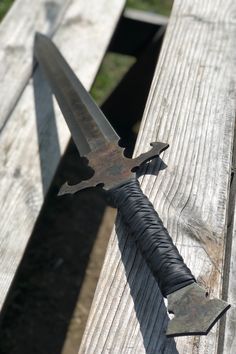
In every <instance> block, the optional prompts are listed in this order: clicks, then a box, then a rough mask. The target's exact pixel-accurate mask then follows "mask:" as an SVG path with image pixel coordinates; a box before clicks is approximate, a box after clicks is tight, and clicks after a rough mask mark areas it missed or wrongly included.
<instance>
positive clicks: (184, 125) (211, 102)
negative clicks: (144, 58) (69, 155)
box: [0, 0, 236, 354]
mask: <svg viewBox="0 0 236 354" xmlns="http://www.w3.org/2000/svg"><path fill="white" fill-rule="evenodd" d="M123 6H124V1H123V0H113V1H109V2H108V1H105V0H101V1H99V2H98V1H94V0H92V1H85V0H81V1H76V0H71V1H68V0H67V1H62V0H57V1H54V2H52V3H50V2H48V1H45V0H40V1H37V2H35V3H32V2H31V1H28V0H27V1H26V0H24V1H23V0H16V2H15V4H14V5H13V7H12V9H11V10H10V12H9V14H8V15H7V17H6V18H5V19H4V21H3V23H2V24H1V26H0V48H1V49H0V53H1V56H0V62H1V66H0V67H1V69H0V78H1V89H0V100H1V110H0V124H1V134H0V144H1V151H2V152H3V153H2V154H1V160H0V163H1V168H0V171H1V180H0V183H1V188H0V193H1V219H0V223H1V234H0V250H1V258H0V266H1V268H0V286H1V289H0V306H1V308H2V306H3V305H4V301H5V299H6V296H7V294H8V291H9V288H10V286H11V284H12V281H13V278H14V276H15V273H16V271H17V268H18V266H19V263H20V260H21V258H22V255H23V253H24V250H25V247H26V244H27V242H28V240H29V238H30V235H31V232H32V229H33V227H34V224H35V221H36V219H37V217H38V214H39V212H40V209H41V206H42V203H43V200H44V196H45V195H46V193H47V190H48V188H49V185H50V183H51V181H52V178H53V175H54V173H55V170H56V167H57V165H58V162H59V160H60V157H61V154H62V153H63V152H64V150H65V147H66V145H67V142H68V139H69V132H68V129H67V127H66V125H65V123H64V120H63V119H62V117H61V113H60V111H59V109H58V107H57V105H56V103H55V102H54V100H53V101H51V102H48V101H47V102H45V99H46V97H48V95H46V94H44V93H45V92H44V90H46V86H44V85H45V83H44V80H41V77H40V72H39V71H38V69H37V67H35V69H34V75H33V79H31V78H30V76H31V73H32V69H33V61H32V59H33V58H32V46H33V35H34V31H35V30H38V31H40V32H44V33H47V34H48V35H49V36H53V39H54V41H55V43H56V44H57V45H58V47H59V48H60V49H61V51H62V52H63V54H64V55H65V56H66V58H67V60H68V61H69V63H70V65H71V66H72V68H73V70H74V71H75V72H76V74H77V75H78V76H79V77H80V78H81V80H82V81H83V83H84V85H85V86H86V88H87V89H89V88H90V87H91V84H92V82H93V80H94V77H95V75H96V72H97V69H98V67H99V65H100V62H101V60H102V57H103V55H104V52H105V50H106V48H107V45H108V43H109V40H110V38H111V35H112V33H113V31H114V28H115V25H116V23H117V21H118V19H119V17H120V14H121V12H122V9H123ZM29 9H30V11H29ZM235 10H236V5H235V4H234V3H233V2H231V1H229V0H226V1H224V2H223V3H222V2H216V1H213V0H209V1H207V2H206V1H203V0H200V1H198V2H192V1H190V0H182V1H180V0H176V1H175V3H174V8H173V11H172V14H171V18H170V22H169V25H168V29H167V33H166V36H165V40H164V44H163V47H162V51H161V55H160V59H159V61H158V63H157V68H156V72H155V75H154V78H153V83H152V87H151V90H150V94H149V98H148V101H147V105H146V110H145V113H144V117H143V120H142V125H141V128H140V133H139V137H138V140H137V143H136V150H135V154H139V153H141V152H143V151H145V150H147V149H148V148H149V143H150V142H151V141H157V140H158V141H164V142H168V143H169V144H170V148H169V149H168V150H167V151H166V152H165V154H164V155H163V160H164V162H165V163H166V165H167V168H166V169H164V170H162V171H160V172H159V174H158V176H156V175H155V164H150V165H149V167H148V169H147V171H146V173H145V175H144V176H142V177H140V182H141V186H142V188H143V191H144V192H145V193H146V194H147V195H148V196H149V198H150V199H151V201H152V202H153V203H154V206H155V208H156V209H157V210H158V212H159V214H160V216H161V217H162V219H163V221H164V224H165V225H166V226H167V228H168V230H169V231H170V234H171V235H172V236H173V239H174V241H175V242H176V244H177V246H178V248H179V250H180V252H181V254H182V255H183V257H184V259H185V261H186V263H187V264H188V265H189V267H190V268H191V269H192V271H193V273H194V274H195V276H196V277H197V279H198V281H199V282H200V283H202V284H203V285H204V286H205V287H206V288H208V289H209V292H210V293H211V294H213V295H215V296H222V294H223V296H224V297H225V298H228V301H229V302H230V303H231V304H232V305H233V306H232V308H231V310H230V312H229V313H228V314H227V317H226V321H222V322H221V324H220V325H218V326H215V327H214V328H213V329H212V330H211V332H210V333H209V335H208V336H207V337H188V338H187V337H183V338H180V339H177V340H174V339H167V338H166V336H165V328H166V325H167V321H168V318H167V314H166V307H165V304H164V302H163V298H162V296H161V295H160V292H159V289H158V286H157V284H156V282H155V281H154V279H153V278H152V275H151V273H150V271H149V269H148V267H147V266H146V264H145V262H144V261H143V259H142V257H141V255H140V254H139V252H138V250H137V249H136V246H135V244H134V242H133V240H132V239H131V238H130V237H129V236H128V235H127V233H126V231H125V229H124V227H123V225H122V223H121V222H120V220H119V218H118V219H117V223H116V230H114V232H113V234H112V236H111V239H110V243H109V246H108V250H107V254H106V258H105V261H104V265H103V269H102V272H101V275H100V279H99V283H98V286H97V290H96V294H95V297H94V301H93V305H92V309H91V312H90V316H89V319H88V323H87V327H86V330H85V334H84V337H83V341H82V344H81V347H80V353H81V354H82V353H83V354H84V353H88V354H92V353H114V354H118V353H119V354H120V353H124V354H130V353H135V354H136V353H149V354H157V353H158V354H159V353H178V352H179V353H184V352H185V353H226V354H228V353H230V354H231V353H232V354H233V353H234V352H235V349H234V343H235V339H234V333H235V329H234V322H235V315H236V314H235V306H234V304H235V290H234V288H235V286H234V282H235V279H234V276H233V274H234V268H235V263H234V256H235V240H234V233H235V225H234V204H235V179H234V178H233V176H234V169H232V166H234V161H233V163H232V154H233V142H234V120H235V74H236V69H235V56H236V55H235V54H234V47H235V46H234V43H235V41H236V40H235V38H236V36H235V34H236V33H235V32H236V27H235V23H236V22H235V18H234V14H235ZM23 14H24V15H23ZM78 38H79V40H78ZM126 50H127V48H126ZM42 105H44V106H45V110H42V109H39V108H40V107H41V106H42ZM42 112H44V113H42ZM49 117H50V119H49ZM45 132H47V134H45ZM230 182H231V183H230ZM115 231H116V233H115ZM225 252H226V254H227V257H225ZM225 259H226V261H225Z"/></svg>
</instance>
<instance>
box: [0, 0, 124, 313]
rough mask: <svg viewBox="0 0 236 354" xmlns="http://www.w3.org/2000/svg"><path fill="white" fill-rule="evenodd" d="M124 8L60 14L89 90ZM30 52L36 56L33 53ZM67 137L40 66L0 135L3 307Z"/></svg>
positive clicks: (75, 5)
mask: <svg viewBox="0 0 236 354" xmlns="http://www.w3.org/2000/svg"><path fill="white" fill-rule="evenodd" d="M123 6H124V0H113V1H106V0H101V1H99V2H97V1H96V0H93V1H89V2H88V1H86V0H81V1H77V0H74V1H71V4H70V6H69V7H68V9H67V11H66V13H65V15H64V16H63V18H61V21H60V26H59V28H58V30H57V32H56V34H55V36H54V40H55V43H56V44H57V45H58V47H59V48H60V50H61V51H62V53H63V54H64V55H65V57H66V59H67V60H68V61H69V63H70V65H71V66H72V68H73V70H74V71H75V73H76V74H77V75H78V76H79V77H80V79H81V80H82V82H83V83H84V85H85V86H86V88H87V89H89V88H90V87H91V84H92V82H93V80H94V77H95V75H96V73H97V70H98V67H99V65H100V63H101V60H102V58H103V55H104V53H105V50H106V48H107V45H108V43H109V40H110V38H111V35H112V33H113V31H114V28H115V25H116V23H117V21H118V19H119V16H120V14H121V12H122V9H123ZM30 10H31V12H32V10H34V11H37V8H32V6H31V7H30ZM32 16H33V17H35V16H36V15H35V14H32ZM6 21H7V18H6ZM17 21H19V22H20V24H18V22H17ZM16 23H17V26H19V28H20V27H21V26H22V27H24V24H25V21H24V20H21V18H20V17H18V20H17V19H16ZM4 26H6V23H5V25H4ZM23 32H24V31H23ZM19 33H20V32H19ZM19 33H18V36H19V35H20V34H19ZM30 35H31V37H32V34H30ZM31 39H32V38H31ZM30 56H31V59H32V51H31V54H30ZM9 65H10V64H9ZM27 70H28V69H27ZM9 90H10V87H9ZM10 97H11V96H10V95H9V99H11V98H10ZM5 99H6V98H5ZM69 136H70V134H69V131H68V129H67V127H66V124H65V123H64V119H63V118H62V116H61V113H60V112H59V108H58V106H57V104H56V102H55V101H54V99H53V98H52V96H51V93H50V90H49V88H48V86H47V84H46V82H45V79H44V78H42V74H41V72H40V70H39V69H38V68H37V69H36V70H35V72H34V75H33V78H31V79H30V80H29V82H28V83H27V85H26V87H25V88H24V90H23V93H22V95H21V96H20V97H19V98H18V101H17V104H16V105H15V107H14V109H13V111H12V113H11V115H10V117H9V119H8V120H7V123H6V124H5V125H4V129H2V132H1V134H0V149H1V151H2V152H3V153H2V154H1V155H0V176H1V178H0V200H1V218H0V229H1V234H0V252H1V257H0V269H1V271H0V307H2V305H3V303H4V300H5V297H6V295H7V292H8V289H9V287H10V285H11V282H12V279H13V277H14V274H15V272H16V270H17V267H18V265H19V262H20V260H21V257H22V255H23V252H24V250H25V246H26V244H27V242H28V239H29V237H30V234H31V232H32V229H33V227H34V223H35V221H36V218H37V216H38V214H39V211H40V208H41V206H42V203H43V200H44V195H45V193H46V192H47V190H48V187H49V185H50V183H51V180H52V178H53V175H54V173H55V169H56V167H57V165H58V162H59V160H60V157H61V154H62V153H63V151H64V149H65V147H66V145H67V143H68V140H69Z"/></svg>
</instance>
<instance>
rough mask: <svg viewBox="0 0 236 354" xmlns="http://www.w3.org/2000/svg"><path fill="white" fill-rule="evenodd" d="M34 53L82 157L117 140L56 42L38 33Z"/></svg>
mask: <svg viewBox="0 0 236 354" xmlns="http://www.w3.org/2000/svg"><path fill="white" fill-rule="evenodd" d="M34 53H35V57H36V59H37V61H38V62H39V64H40V66H41V68H42V70H43V72H44V74H45V76H46V78H47V80H48V82H49V85H50V87H51V89H52V92H53V93H54V95H55V97H56V99H57V102H58V104H59V106H60V109H61V111H62V113H63V115H64V118H65V120H66V122H67V125H68V127H69V129H70V132H71V134H72V138H73V140H74V142H75V144H76V146H77V148H78V150H79V152H80V154H81V156H84V155H86V154H88V153H89V152H90V151H96V150H97V149H99V148H101V147H102V146H103V145H104V144H106V143H108V142H114V143H117V142H118V141H119V136H118V135H117V134H116V132H115V131H114V129H113V128H112V126H111V125H110V123H109V122H108V120H107V119H106V117H105V116H104V114H103V113H102V111H101V110H100V109H99V107H98V106H97V104H96V103H95V102H94V101H93V99H92V97H91V96H90V95H89V93H88V92H87V91H86V89H85V88H84V87H83V85H82V83H81V82H80V80H79V79H78V78H77V76H76V75H75V74H74V72H73V71H72V69H71V68H70V66H69V65H68V63H67V62H66V61H65V59H64V58H63V57H62V55H61V54H60V52H59V50H58V49H57V47H56V46H55V45H54V44H53V42H52V41H51V40H50V39H49V38H48V37H46V36H44V35H42V34H40V33H37V34H36V36H35V46H34Z"/></svg>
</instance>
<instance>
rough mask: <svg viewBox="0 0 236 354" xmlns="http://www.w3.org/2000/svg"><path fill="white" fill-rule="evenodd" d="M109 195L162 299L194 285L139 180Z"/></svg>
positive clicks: (133, 180) (134, 180) (129, 182)
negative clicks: (155, 281) (148, 268)
mask: <svg viewBox="0 0 236 354" xmlns="http://www.w3.org/2000/svg"><path fill="white" fill-rule="evenodd" d="M111 196H112V198H113V202H114V204H115V206H116V207H117V208H118V209H119V212H120V214H121V215H122V219H123V221H124V222H125V223H126V225H127V227H128V230H129V232H130V234H131V235H132V236H133V237H135V239H136V241H137V244H138V247H139V249H140V251H141V253H142V255H143V257H144V259H145V260H146V262H147V263H148V265H149V267H150V269H151V271H152V273H153V275H154V277H155V279H156V280H157V282H158V284H159V287H160V289H161V292H162V294H163V296H165V297H166V296H167V295H168V294H171V293H172V292H174V291H176V290H178V289H181V288H182V287H184V286H186V285H189V284H191V283H193V282H195V278H194V277H193V275H192V273H191V271H190V269H189V268H188V267H187V266H186V264H185V263H184V262H183V258H182V257H181V255H180V254H179V251H178V250H177V248H176V246H175V245H174V244H173V241H172V238H171V237H170V235H169V233H168V231H167V229H166V228H165V227H164V225H163V223H162V221H161V219H160V217H159V215H158V214H157V212H156V211H155V210H154V208H153V205H152V204H151V202H150V201H149V200H148V198H147V197H146V196H145V195H144V194H143V192H142V191H141V188H140V185H139V182H138V180H137V179H136V178H135V179H132V180H130V181H128V182H127V183H126V184H123V185H121V186H119V187H117V188H114V189H112V191H111Z"/></svg>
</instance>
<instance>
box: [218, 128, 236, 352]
mask: <svg viewBox="0 0 236 354" xmlns="http://www.w3.org/2000/svg"><path fill="white" fill-rule="evenodd" d="M235 139H236V135H234V148H233V161H232V175H231V184H230V197H229V212H228V229H227V240H228V242H227V247H226V262H225V277H224V292H225V297H226V298H227V301H228V302H229V303H230V304H231V309H230V312H229V313H228V316H227V317H226V321H225V322H223V324H222V328H221V337H220V351H219V353H224V354H234V352H235V345H236V339H235V332H236V327H235V321H236V293H235V289H236V279H235V272H236V262H235V259H236V258H235V257H236V214H235V211H236V175H235V173H236V168H235V166H236V154H235V152H236V151H235V149H236V140H235ZM223 333H224V335H223Z"/></svg>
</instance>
